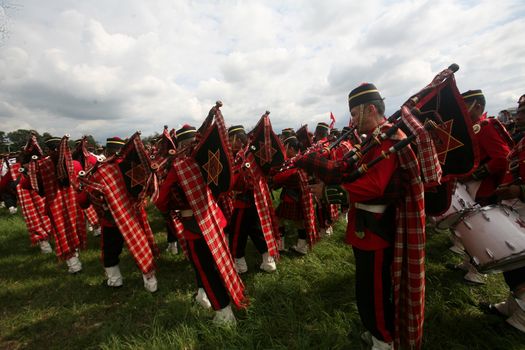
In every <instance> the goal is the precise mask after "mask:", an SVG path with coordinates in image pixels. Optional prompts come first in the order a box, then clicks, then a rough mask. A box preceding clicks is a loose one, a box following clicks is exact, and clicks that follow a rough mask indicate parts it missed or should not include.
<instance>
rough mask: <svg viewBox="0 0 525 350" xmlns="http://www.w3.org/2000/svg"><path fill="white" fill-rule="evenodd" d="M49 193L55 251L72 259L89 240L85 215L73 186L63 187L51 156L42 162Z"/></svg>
mask: <svg viewBox="0 0 525 350" xmlns="http://www.w3.org/2000/svg"><path fill="white" fill-rule="evenodd" d="M38 163H39V164H38V168H39V174H40V177H41V178H42V183H43V186H44V192H45V201H46V208H47V213H48V215H49V218H50V219H51V222H52V224H53V227H54V229H55V242H56V246H55V251H56V254H57V256H58V257H59V258H60V259H64V260H66V259H69V258H70V257H71V256H72V255H73V254H74V253H75V251H76V249H78V248H84V247H85V246H86V243H87V237H86V225H85V221H84V214H83V213H82V210H81V208H80V206H79V205H78V203H77V197H76V190H75V189H74V188H73V186H59V185H58V179H57V176H56V172H55V171H56V170H55V164H54V163H53V160H52V159H51V158H45V159H42V160H40V161H39V162H38Z"/></svg>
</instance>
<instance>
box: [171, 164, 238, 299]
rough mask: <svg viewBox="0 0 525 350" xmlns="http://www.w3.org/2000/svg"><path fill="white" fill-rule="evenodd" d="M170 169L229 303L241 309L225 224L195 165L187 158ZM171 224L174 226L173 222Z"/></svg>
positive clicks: (235, 272) (236, 276) (236, 277)
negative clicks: (229, 300) (218, 275)
mask: <svg viewBox="0 0 525 350" xmlns="http://www.w3.org/2000/svg"><path fill="white" fill-rule="evenodd" d="M173 166H174V168H173V169H175V171H176V174H177V177H178V178H179V179H180V183H179V185H180V186H181V188H182V190H183V191H184V194H185V196H186V199H187V200H188V203H189V205H190V207H191V210H192V211H193V215H194V216H195V219H196V221H197V223H198V224H199V228H200V229H201V231H202V235H203V237H204V239H205V240H206V244H208V247H209V248H210V252H211V254H212V256H213V259H214V261H215V265H216V267H217V270H218V271H219V273H220V275H221V277H222V280H223V282H224V286H225V287H226V289H227V290H228V292H229V294H230V296H231V298H232V301H233V303H234V304H235V305H236V306H237V307H245V306H246V302H247V301H246V297H245V295H244V284H243V282H242V280H241V278H240V277H239V275H238V274H237V271H236V270H235V268H234V262H233V258H232V255H231V253H230V250H229V249H228V242H226V237H225V235H224V226H225V224H226V221H225V220H224V216H223V214H222V212H221V210H220V209H219V206H218V205H217V203H216V202H215V199H214V198H213V194H212V193H211V191H210V189H209V188H208V187H207V186H206V184H205V183H204V180H203V179H202V174H201V171H200V168H199V166H198V165H197V163H196V162H195V161H194V160H193V159H191V158H189V157H183V158H179V159H177V160H176V161H175V164H174V165H173ZM174 224H175V225H177V223H176V222H174ZM179 225H180V223H179ZM179 230H180V227H178V228H177V231H179Z"/></svg>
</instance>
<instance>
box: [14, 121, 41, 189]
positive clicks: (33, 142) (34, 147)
mask: <svg viewBox="0 0 525 350" xmlns="http://www.w3.org/2000/svg"><path fill="white" fill-rule="evenodd" d="M43 157H44V152H43V151H42V148H41V147H40V145H39V144H38V140H37V134H36V132H34V131H31V132H30V134H29V137H28V139H27V142H26V144H25V145H24V147H23V148H22V151H20V154H19V156H18V159H19V162H20V168H18V172H19V173H20V175H21V176H27V177H28V178H29V181H30V184H31V188H32V189H34V190H35V191H37V192H40V193H42V192H41V190H42V189H41V188H39V181H38V174H39V163H38V160H40V159H42V158H43ZM20 180H21V178H18V179H17V180H16V181H17V183H18V182H19V181H20Z"/></svg>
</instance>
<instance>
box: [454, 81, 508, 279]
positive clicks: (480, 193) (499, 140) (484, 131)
mask: <svg viewBox="0 0 525 350" xmlns="http://www.w3.org/2000/svg"><path fill="white" fill-rule="evenodd" d="M462 96H463V100H464V101H465V104H466V105H467V110H468V112H469V114H470V118H471V119H472V122H473V129H474V137H475V138H476V141H477V144H478V147H479V155H480V157H479V158H480V165H479V167H478V169H476V171H475V172H474V173H473V174H472V176H471V177H470V178H468V179H466V181H467V182H469V184H468V186H469V187H470V186H472V183H473V182H472V181H481V183H480V185H479V189H478V190H477V192H476V194H475V199H476V202H478V203H479V204H480V205H482V206H485V205H490V204H496V202H497V198H496V195H495V193H494V191H495V190H496V188H497V187H498V185H499V184H501V183H502V181H503V178H504V176H505V172H506V171H507V168H508V161H507V156H508V155H509V152H510V149H511V148H512V144H513V141H512V139H511V137H510V135H509V134H508V133H507V130H506V129H505V127H504V126H503V125H501V123H500V122H499V120H497V119H495V118H490V119H482V115H483V112H484V110H485V96H484V95H483V92H482V91H481V90H469V91H467V92H464V93H463V94H462ZM456 268H459V269H462V270H465V271H467V273H466V274H465V276H464V279H465V280H466V281H468V282H471V283H475V284H485V283H486V276H485V275H483V274H480V273H479V272H478V271H477V270H476V268H475V267H474V266H473V265H472V264H471V263H470V257H468V256H467V255H465V258H464V261H463V262H462V263H460V264H458V265H456Z"/></svg>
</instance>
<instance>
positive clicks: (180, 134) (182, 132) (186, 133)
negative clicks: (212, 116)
mask: <svg viewBox="0 0 525 350" xmlns="http://www.w3.org/2000/svg"><path fill="white" fill-rule="evenodd" d="M196 133H197V129H195V127H194V126H191V125H188V124H185V125H183V126H182V128H180V129H179V130H177V131H176V132H175V138H176V140H177V142H181V141H184V140H187V139H190V138H192V137H195V134H196Z"/></svg>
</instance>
